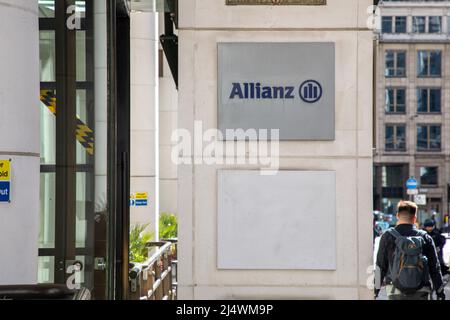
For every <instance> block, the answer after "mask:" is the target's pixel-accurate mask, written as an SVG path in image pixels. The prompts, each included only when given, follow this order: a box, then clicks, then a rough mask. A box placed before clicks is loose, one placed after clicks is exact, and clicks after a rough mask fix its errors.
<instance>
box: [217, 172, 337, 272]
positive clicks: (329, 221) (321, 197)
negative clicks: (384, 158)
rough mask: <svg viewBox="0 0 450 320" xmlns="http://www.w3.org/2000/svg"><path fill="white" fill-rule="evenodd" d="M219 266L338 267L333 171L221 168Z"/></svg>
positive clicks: (262, 267) (291, 268) (259, 267)
mask: <svg viewBox="0 0 450 320" xmlns="http://www.w3.org/2000/svg"><path fill="white" fill-rule="evenodd" d="M217 240H218V248H217V254H218V256H217V259H218V268H219V269H253V270H255V269H261V270H336V174H335V172H333V171H280V172H279V173H278V174H276V175H272V176H263V175H261V174H260V172H259V171H240V170H220V171H219V173H218V239H217Z"/></svg>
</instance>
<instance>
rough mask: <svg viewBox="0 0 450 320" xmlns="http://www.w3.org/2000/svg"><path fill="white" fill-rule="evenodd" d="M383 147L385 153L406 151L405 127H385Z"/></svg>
mask: <svg viewBox="0 0 450 320" xmlns="http://www.w3.org/2000/svg"><path fill="white" fill-rule="evenodd" d="M385 139H386V140H385V142H386V144H385V146H386V150H387V151H405V150H406V125H404V124H388V125H386V137H385Z"/></svg>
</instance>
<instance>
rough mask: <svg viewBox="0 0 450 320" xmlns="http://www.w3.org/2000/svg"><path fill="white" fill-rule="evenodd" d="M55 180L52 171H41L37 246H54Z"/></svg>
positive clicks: (47, 247) (46, 247) (44, 247)
mask: <svg viewBox="0 0 450 320" xmlns="http://www.w3.org/2000/svg"><path fill="white" fill-rule="evenodd" d="M55 182H56V175H55V173H53V172H41V184H40V204H41V210H40V231H39V248H43V249H49V248H54V247H55V200H56V199H55V192H56V191H55V186H56V185H55Z"/></svg>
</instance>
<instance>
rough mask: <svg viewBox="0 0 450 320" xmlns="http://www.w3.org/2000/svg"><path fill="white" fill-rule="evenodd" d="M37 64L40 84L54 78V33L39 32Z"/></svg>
mask: <svg viewBox="0 0 450 320" xmlns="http://www.w3.org/2000/svg"><path fill="white" fill-rule="evenodd" d="M39 64H40V74H41V81H42V82H52V81H55V78H56V58H55V31H47V30H46V31H40V32H39Z"/></svg>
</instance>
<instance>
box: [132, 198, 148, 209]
mask: <svg viewBox="0 0 450 320" xmlns="http://www.w3.org/2000/svg"><path fill="white" fill-rule="evenodd" d="M135 205H136V207H145V206H147V205H148V201H147V200H142V199H141V200H135Z"/></svg>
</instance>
